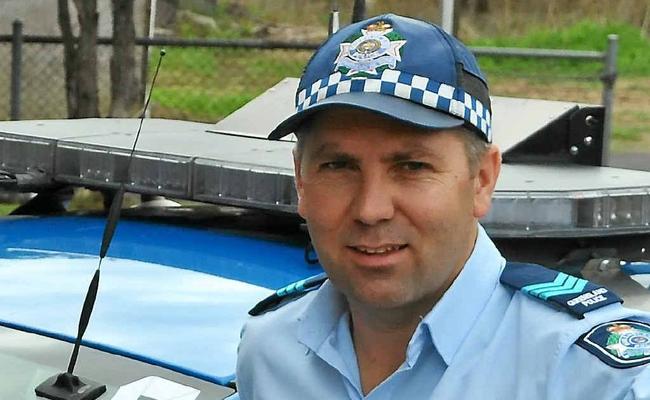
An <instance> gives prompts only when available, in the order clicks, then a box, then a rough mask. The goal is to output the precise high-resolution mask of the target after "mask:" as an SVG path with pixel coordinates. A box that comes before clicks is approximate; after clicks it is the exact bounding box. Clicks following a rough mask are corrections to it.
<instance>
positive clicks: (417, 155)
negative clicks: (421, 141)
mask: <svg viewBox="0 0 650 400" xmlns="http://www.w3.org/2000/svg"><path fill="white" fill-rule="evenodd" d="M423 158H424V159H427V158H434V159H436V160H441V159H442V156H441V155H440V154H438V153H437V152H434V151H430V150H428V149H424V148H414V149H409V150H402V151H396V152H394V153H391V154H388V155H386V156H385V157H382V161H383V162H396V161H407V160H413V159H423Z"/></svg>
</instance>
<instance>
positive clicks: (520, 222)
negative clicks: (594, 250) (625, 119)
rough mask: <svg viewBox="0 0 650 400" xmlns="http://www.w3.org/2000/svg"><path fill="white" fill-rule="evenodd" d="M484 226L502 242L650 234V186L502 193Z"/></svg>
mask: <svg viewBox="0 0 650 400" xmlns="http://www.w3.org/2000/svg"><path fill="white" fill-rule="evenodd" d="M596 168H597V167H596ZM481 222H482V223H483V225H484V226H485V227H486V228H487V229H488V230H489V231H490V233H491V234H492V235H493V236H496V237H568V236H571V237H576V236H601V235H603V234H606V235H613V234H631V233H638V232H650V186H648V187H645V188H644V187H641V188H626V189H618V190H593V191H580V192H514V193H512V192H510V193H508V192H498V191H497V192H496V193H495V195H494V198H493V205H492V209H491V211H490V213H489V214H488V215H487V216H486V217H485V218H484V219H483V220H482V221H481Z"/></svg>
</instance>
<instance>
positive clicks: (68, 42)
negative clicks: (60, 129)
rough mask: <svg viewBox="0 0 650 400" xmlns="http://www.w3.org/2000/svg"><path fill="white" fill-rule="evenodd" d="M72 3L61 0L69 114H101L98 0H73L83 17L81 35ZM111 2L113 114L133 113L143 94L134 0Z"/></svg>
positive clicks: (117, 115) (116, 115)
mask: <svg viewBox="0 0 650 400" xmlns="http://www.w3.org/2000/svg"><path fill="white" fill-rule="evenodd" d="M69 3H70V0H58V20H59V27H60V29H61V35H62V37H63V48H64V68H65V82H66V102H67V106H68V117H70V118H87V117H98V116H99V98H98V84H97V23H98V13H97V0H72V3H73V4H74V6H75V8H76V11H77V17H78V21H79V37H78V38H77V37H75V35H74V33H73V31H72V24H71V20H70V8H69ZM111 5H112V8H113V55H112V57H111V62H110V71H111V104H110V108H109V116H111V117H129V116H133V114H134V111H135V110H137V109H138V108H139V106H140V104H141V97H142V95H141V86H140V84H139V79H138V76H137V74H136V63H135V24H134V20H133V10H134V0H111Z"/></svg>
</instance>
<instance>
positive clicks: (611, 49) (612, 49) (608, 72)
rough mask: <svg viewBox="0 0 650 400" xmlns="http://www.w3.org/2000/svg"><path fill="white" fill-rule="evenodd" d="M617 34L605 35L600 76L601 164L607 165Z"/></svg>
mask: <svg viewBox="0 0 650 400" xmlns="http://www.w3.org/2000/svg"><path fill="white" fill-rule="evenodd" d="M617 56H618V35H613V34H612V35H607V51H606V53H605V71H603V75H602V76H601V78H600V79H601V81H602V82H603V106H605V121H604V122H603V158H602V165H604V166H607V165H609V147H610V141H611V138H612V122H613V121H612V117H613V111H614V84H615V83H616V77H617V70H616V58H617Z"/></svg>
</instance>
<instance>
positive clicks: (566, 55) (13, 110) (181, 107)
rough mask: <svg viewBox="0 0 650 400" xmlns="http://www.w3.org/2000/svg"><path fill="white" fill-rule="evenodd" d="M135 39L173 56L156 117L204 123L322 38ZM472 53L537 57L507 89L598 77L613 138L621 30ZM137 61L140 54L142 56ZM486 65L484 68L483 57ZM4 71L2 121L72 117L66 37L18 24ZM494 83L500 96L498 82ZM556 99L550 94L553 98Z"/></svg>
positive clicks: (293, 69)
mask: <svg viewBox="0 0 650 400" xmlns="http://www.w3.org/2000/svg"><path fill="white" fill-rule="evenodd" d="M136 44H137V47H138V52H142V51H146V50H148V51H149V54H150V57H149V58H150V59H151V60H152V61H154V62H149V66H150V67H151V66H153V65H155V60H154V57H156V55H157V51H156V49H157V48H159V47H161V46H164V47H165V49H166V50H167V54H168V55H167V56H166V57H165V61H164V64H163V66H162V68H161V72H160V75H159V77H158V84H157V87H156V90H155V92H154V96H153V102H152V108H151V116H154V117H166V118H179V119H188V120H194V121H204V122H216V121H217V120H219V119H221V118H223V117H224V116H226V115H228V114H229V113H230V112H232V111H234V110H236V109H237V108H238V107H240V106H241V105H243V104H245V103H246V102H248V101H249V100H251V99H252V98H254V97H255V96H257V95H259V94H260V93H261V92H263V91H264V90H266V89H267V88H269V87H271V86H272V85H274V84H275V83H277V82H278V81H280V80H281V79H282V78H284V77H286V76H300V74H301V72H302V68H303V66H304V65H305V64H306V62H307V60H308V59H309V56H310V55H311V53H312V51H313V49H315V48H316V47H317V46H318V43H297V42H277V41H265V40H254V39H244V40H241V39H240V40H220V39H174V38H155V39H150V38H138V39H137V41H136ZM472 50H473V51H474V53H475V54H476V55H477V56H478V57H488V58H495V57H496V58H498V59H499V60H502V59H507V58H512V57H516V58H518V59H531V58H532V59H535V62H536V63H540V64H541V65H540V66H539V67H538V68H536V70H535V71H533V72H531V70H530V69H526V72H524V73H522V74H518V73H517V72H516V71H515V73H514V74H513V73H512V71H511V70H509V71H510V72H509V73H510V75H508V73H507V72H506V73H505V75H504V77H502V78H503V79H502V80H505V82H506V85H505V86H506V87H507V88H510V87H511V86H513V84H512V82H517V81H518V80H521V79H523V80H524V81H523V82H524V83H523V84H521V85H522V86H524V87H526V88H528V89H529V88H530V86H531V85H530V82H531V81H535V82H542V83H541V85H539V86H541V87H543V86H544V81H545V80H550V79H552V80H555V81H557V80H558V79H560V80H578V81H584V80H585V79H588V80H591V82H594V81H597V80H598V79H600V80H601V81H602V83H603V86H602V95H601V96H598V97H600V99H598V98H596V99H595V101H596V102H598V101H602V104H604V105H605V106H606V108H607V111H606V112H607V118H606V121H605V129H606V131H605V140H609V137H610V132H611V112H612V109H613V89H614V82H615V80H616V52H617V38H616V36H615V35H611V36H610V37H609V38H608V46H607V50H606V51H604V52H598V51H571V50H546V49H520V48H516V49H515V48H473V49H472ZM110 56H111V38H99V39H98V68H99V71H98V76H99V82H98V87H99V100H100V112H101V113H102V115H105V114H106V113H107V110H108V107H109V102H110V78H109V77H110V75H109V67H108V65H109V61H110ZM136 58H137V59H141V57H139V56H138V57H136ZM558 60H560V61H558ZM575 61H580V62H583V61H584V62H586V63H587V64H590V65H591V66H592V67H593V68H591V69H587V70H584V69H583V70H580V69H578V70H576V71H577V73H576V75H575V76H568V75H566V74H565V75H564V76H563V75H561V74H560V75H558V73H557V71H556V70H553V68H552V64H550V63H555V64H557V63H558V62H575ZM481 63H482V65H485V64H484V63H483V60H481ZM545 63H546V64H545ZM490 65H491V64H490V63H487V66H488V68H487V69H488V71H487V73H488V76H489V77H490V79H491V80H492V78H495V81H496V82H497V83H498V82H499V74H503V73H504V72H503V70H502V69H501V68H499V66H498V63H497V64H496V65H493V66H492V67H490ZM547 66H548V67H547ZM0 70H3V71H7V72H9V71H11V73H5V74H3V75H1V76H0V120H2V119H20V118H24V119H35V118H65V117H67V110H66V101H65V82H64V71H63V44H62V39H61V38H59V37H51V36H35V35H23V33H22V28H21V24H20V23H18V22H16V23H15V24H14V29H13V34H12V35H4V36H1V35H0ZM565 70H567V68H565V69H563V71H565ZM568 70H575V69H573V68H568ZM585 71H586V72H585ZM149 72H151V71H149ZM491 83H492V82H491ZM502 86H503V85H502ZM491 87H492V88H493V90H492V91H493V93H494V85H492V84H491ZM497 87H498V85H497ZM591 91H592V92H593V89H592V90H591ZM497 94H499V93H497ZM506 94H510V95H512V94H513V93H512V92H508V93H506ZM552 97H553V96H552V93H550V96H547V98H552ZM561 100H579V99H575V98H572V99H561ZM583 101H591V102H594V98H593V93H592V98H590V99H585V100H583ZM605 145H607V143H605ZM606 148H607V147H606Z"/></svg>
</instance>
